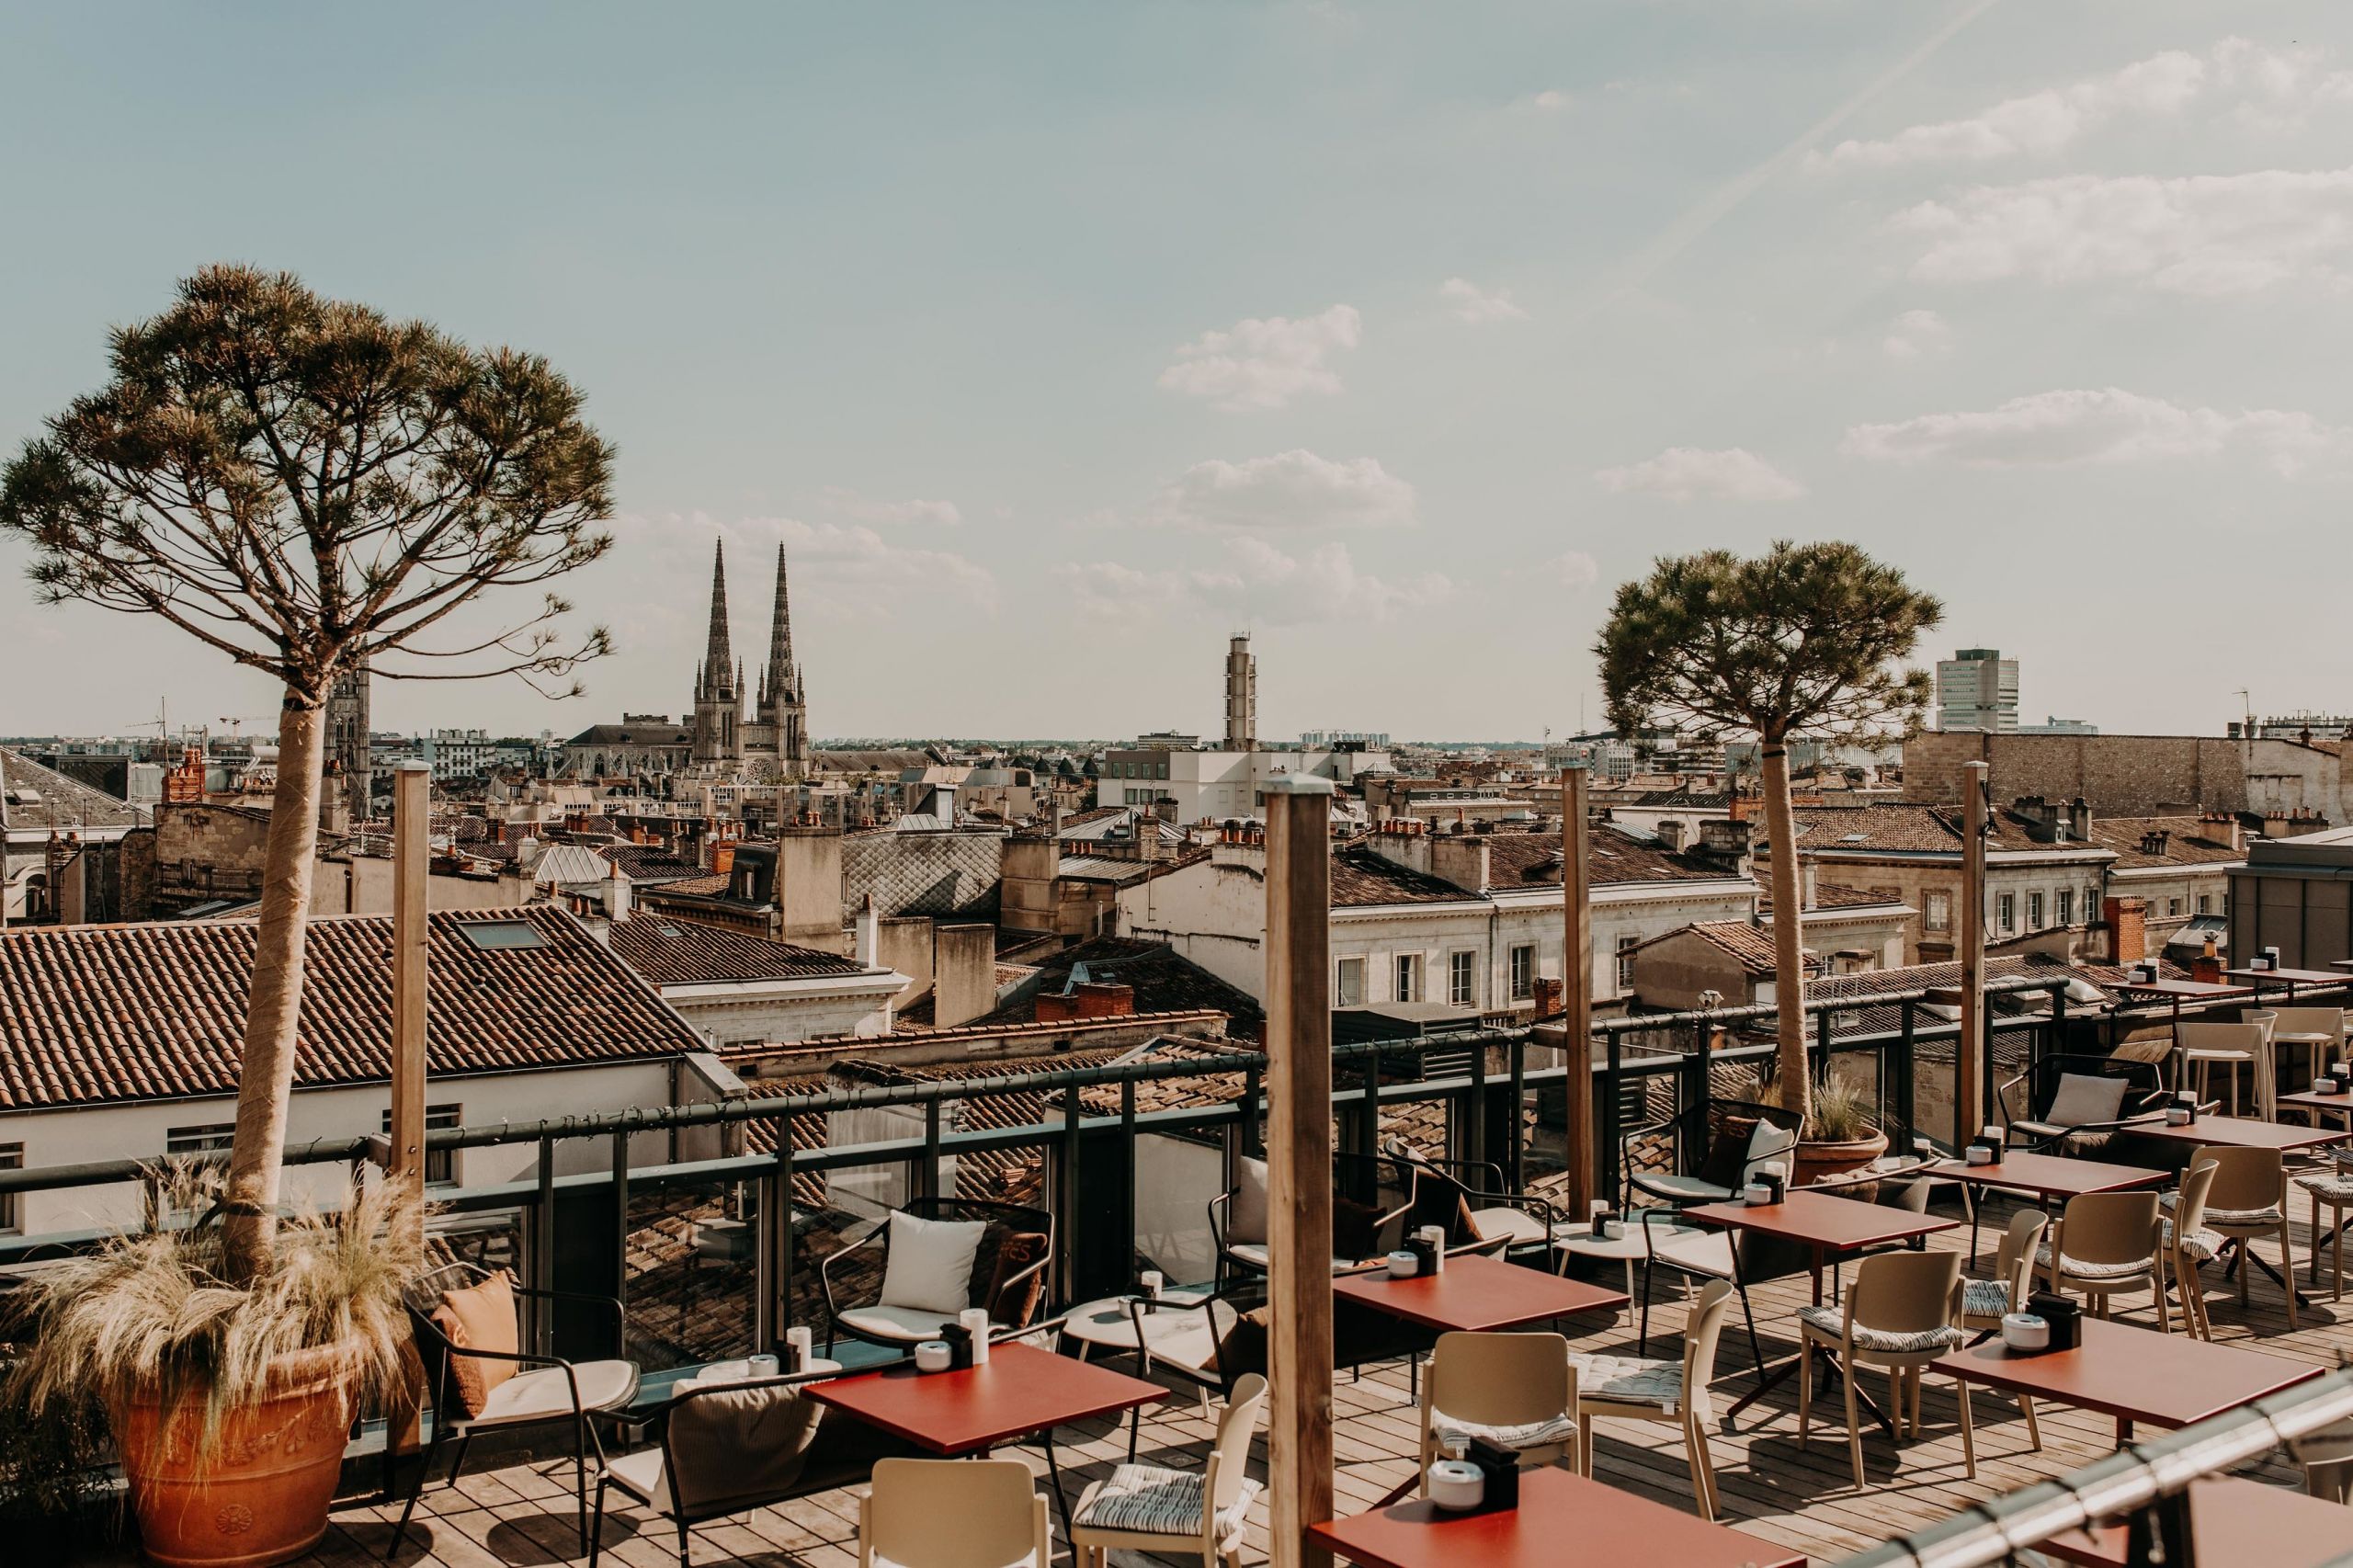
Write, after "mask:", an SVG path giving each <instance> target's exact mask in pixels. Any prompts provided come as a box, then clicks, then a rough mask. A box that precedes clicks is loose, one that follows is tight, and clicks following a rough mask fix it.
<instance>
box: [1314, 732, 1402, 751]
mask: <svg viewBox="0 0 2353 1568" xmlns="http://www.w3.org/2000/svg"><path fill="white" fill-rule="evenodd" d="M1299 744H1301V745H1302V746H1305V747H1306V748H1307V749H1308V750H1310V751H1318V750H1322V749H1324V748H1325V747H1334V746H1366V747H1370V749H1371V750H1374V751H1387V750H1388V749H1389V732H1388V731H1386V730H1303V731H1302V732H1301V733H1300V737H1299Z"/></svg>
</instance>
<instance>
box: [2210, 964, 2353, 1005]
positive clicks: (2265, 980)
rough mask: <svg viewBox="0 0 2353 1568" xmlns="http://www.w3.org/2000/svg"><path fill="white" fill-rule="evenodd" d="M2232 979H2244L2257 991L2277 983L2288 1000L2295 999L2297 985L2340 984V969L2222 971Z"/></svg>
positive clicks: (2341, 981) (2343, 981) (2343, 980)
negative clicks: (2334, 970)
mask: <svg viewBox="0 0 2353 1568" xmlns="http://www.w3.org/2000/svg"><path fill="white" fill-rule="evenodd" d="M2222 972H2223V973H2224V974H2225V975H2227V976H2229V977H2230V978H2231V979H2233V980H2238V981H2244V982H2245V983H2247V984H2249V985H2252V986H2254V987H2255V988H2256V990H2257V991H2260V990H2262V989H2263V988H2264V987H2265V986H2267V985H2277V986H2279V987H2280V988H2282V989H2283V990H2285V991H2286V992H2287V993H2288V1000H2289V1001H2290V1002H2292V1001H2294V1000H2295V999H2296V987H2297V986H2299V985H2342V984H2344V983H2345V975H2344V974H2343V972H2342V971H2339V972H2336V973H2331V972H2330V971H2327V970H2325V969H2226V970H2224V971H2222Z"/></svg>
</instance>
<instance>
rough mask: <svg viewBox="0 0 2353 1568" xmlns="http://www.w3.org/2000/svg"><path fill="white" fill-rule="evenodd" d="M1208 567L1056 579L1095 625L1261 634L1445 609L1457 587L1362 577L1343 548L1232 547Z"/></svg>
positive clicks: (1073, 566)
mask: <svg viewBox="0 0 2353 1568" xmlns="http://www.w3.org/2000/svg"><path fill="white" fill-rule="evenodd" d="M1222 550H1223V555H1224V558H1223V560H1222V561H1221V562H1216V563H1214V564H1211V565H1210V566H1206V567H1195V568H1190V569H1183V570H1172V571H1145V570H1142V569H1140V568H1137V567H1134V566H1130V565H1127V564H1125V563H1124V562H1116V561H1087V562H1071V563H1069V564H1066V565H1062V566H1058V567H1056V568H1054V577H1055V579H1056V580H1057V581H1058V582H1059V583H1061V584H1062V585H1063V588H1064V590H1065V591H1066V592H1067V593H1068V595H1069V596H1070V599H1071V602H1072V604H1073V606H1074V608H1076V609H1077V610H1078V612H1079V613H1080V614H1081V615H1083V616H1086V617H1087V618H1089V619H1097V620H1108V621H1119V622H1125V623H1131V622H1133V621H1135V620H1137V619H1145V618H1159V617H1163V616H1178V617H1190V618H1196V619H1198V618H1199V617H1203V616H1212V615H1213V616H1217V617H1221V618H1222V619H1227V620H1235V621H1245V622H1248V623H1249V624H1252V625H1256V626H1295V625H1306V624H1311V623H1315V622H1321V621H1334V620H1352V621H1365V620H1387V619H1392V618H1393V617H1394V616H1396V615H1398V614H1400V613H1402V612H1404V611H1407V610H1412V609H1420V608H1428V607H1430V606H1434V605H1438V604H1442V603H1444V602H1446V601H1447V600H1448V599H1449V598H1451V597H1453V595H1454V591H1455V585H1454V584H1453V582H1452V581H1451V580H1450V579H1449V578H1448V577H1446V576H1445V575H1444V574H1439V573H1435V572H1426V573H1418V574H1414V575H1412V576H1409V577H1402V578H1393V577H1381V576H1377V575H1375V574H1370V573H1368V572H1364V571H1360V570H1359V569H1358V566H1357V563H1356V559H1355V557H1354V556H1353V555H1351V554H1350V553H1349V551H1348V547H1347V545H1345V544H1341V543H1339V542H1337V541H1334V542H1331V543H1327V544H1321V545H1318V546H1316V547H1315V548H1314V549H1313V550H1310V551H1305V552H1303V553H1302V554H1299V555H1292V554H1290V553H1289V552H1287V551H1283V550H1281V549H1279V548H1278V547H1277V546H1275V545H1271V544H1268V543H1267V542H1266V541H1265V540H1256V539H1229V540H1224V541H1223V544H1222Z"/></svg>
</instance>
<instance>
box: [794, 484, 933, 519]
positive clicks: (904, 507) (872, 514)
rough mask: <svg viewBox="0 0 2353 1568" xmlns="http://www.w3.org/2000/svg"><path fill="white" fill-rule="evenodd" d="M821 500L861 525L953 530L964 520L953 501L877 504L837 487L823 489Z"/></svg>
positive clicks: (867, 496)
mask: <svg viewBox="0 0 2353 1568" xmlns="http://www.w3.org/2000/svg"><path fill="white" fill-rule="evenodd" d="M824 499H825V505H826V506H828V507H830V508H831V509H832V510H834V511H835V512H838V513H840V514H841V515H842V516H843V517H855V518H856V519H858V521H859V522H861V523H940V524H944V525H947V526H949V527H953V526H955V525H956V524H958V523H961V522H962V521H963V520H964V514H963V513H962V512H961V510H959V509H958V507H957V506H956V503H955V502H953V501H923V500H914V501H880V500H877V499H875V498H874V497H873V496H871V495H861V494H858V492H857V491H855V490H847V489H844V488H843V487H842V486H840V485H838V484H829V485H827V486H825V490H824Z"/></svg>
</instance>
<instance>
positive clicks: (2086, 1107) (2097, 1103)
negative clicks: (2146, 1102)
mask: <svg viewBox="0 0 2353 1568" xmlns="http://www.w3.org/2000/svg"><path fill="white" fill-rule="evenodd" d="M2130 1087H2131V1085H2130V1084H2129V1083H2128V1082H2126V1081H2125V1080H2124V1079H2122V1078H2108V1077H2097V1076H2094V1075H2092V1074H2086V1073H2062V1074H2059V1092H2058V1093H2057V1094H2055V1095H2053V1096H2051V1108H2050V1109H2049V1110H2048V1111H2046V1112H2044V1113H2043V1119H2044V1120H2045V1121H2053V1122H2056V1123H2058V1124H2059V1125H2060V1126H2062V1127H2084V1126H2087V1125H2089V1124H2090V1123H2092V1122H2095V1121H2114V1120H2116V1119H2117V1118H2118V1117H2120V1116H2121V1115H2122V1114H2123V1111H2124V1091H2125V1090H2126V1089H2128V1088H2130Z"/></svg>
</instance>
